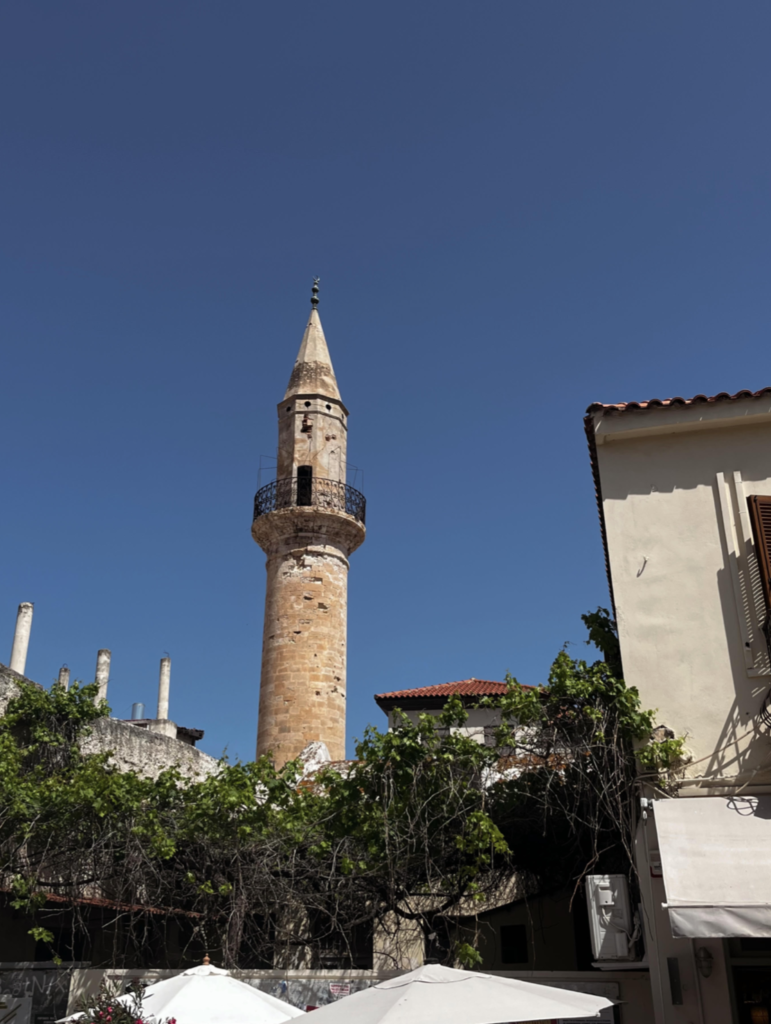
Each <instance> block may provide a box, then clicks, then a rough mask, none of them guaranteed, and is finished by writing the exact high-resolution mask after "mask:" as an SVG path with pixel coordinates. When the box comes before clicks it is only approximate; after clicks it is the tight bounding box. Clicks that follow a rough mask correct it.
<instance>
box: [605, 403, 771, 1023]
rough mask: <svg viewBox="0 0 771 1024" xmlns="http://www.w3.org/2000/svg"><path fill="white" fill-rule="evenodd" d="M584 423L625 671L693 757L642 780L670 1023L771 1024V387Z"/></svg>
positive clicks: (650, 889)
mask: <svg viewBox="0 0 771 1024" xmlns="http://www.w3.org/2000/svg"><path fill="white" fill-rule="evenodd" d="M585 422H586V429H587V436H588V439H589V447H590V453H591V459H592V467H593V472H594V479H595V484H596V489H597V499H598V504H599V509H600V519H601V527H602V534H603V541H604V544H605V553H606V557H607V562H608V578H609V582H610V587H611V594H612V598H613V602H614V607H615V614H616V619H617V622H618V630H619V639H620V644H621V656H622V660H623V667H624V677H625V679H626V681H627V683H628V684H629V685H632V686H636V687H637V688H638V689H639V691H640V695H641V698H642V702H643V705H644V706H645V707H647V708H655V709H656V720H657V723H658V724H660V725H662V726H666V727H667V729H669V730H672V732H673V733H674V734H675V736H683V737H685V744H686V747H687V750H688V753H689V755H690V763H689V764H688V766H687V768H686V769H685V771H684V777H683V778H681V779H680V780H679V782H678V783H677V784H676V786H675V788H674V794H673V795H668V794H666V793H662V792H661V791H660V790H658V789H656V788H654V787H652V786H647V787H646V786H643V787H642V788H641V794H642V799H643V803H642V805H641V811H640V824H639V828H638V835H637V848H636V855H637V864H638V869H639V875H640V883H641V889H642V910H643V915H642V916H643V923H644V928H645V938H646V946H647V949H648V959H649V962H650V972H651V988H652V994H653V1002H654V1006H655V1014H656V1016H655V1019H656V1021H657V1024H664V1022H666V1024H696V1022H699V1024H730V1022H736V1024H744V1022H745V1021H746V1022H748V1024H749V1022H751V1024H761V1022H766V1021H769V1019H770V1017H771V732H770V730H769V719H768V714H767V707H768V694H769V687H770V686H771V670H770V668H769V655H768V645H767V642H766V637H765V635H764V629H763V627H764V623H765V622H766V617H767V614H768V607H767V601H768V597H767V595H768V593H769V586H768V584H769V579H770V578H771V565H769V564H768V558H767V554H766V552H767V541H768V539H769V535H767V534H766V529H767V528H769V529H771V515H769V516H766V515H765V513H766V507H767V505H769V503H771V497H769V496H771V388H765V389H763V390H762V391H758V392H754V393H753V392H749V391H742V392H739V393H738V394H736V395H728V394H720V395H716V396H714V397H706V396H704V395H699V396H696V397H695V398H691V399H681V398H674V399H668V400H665V401H658V400H654V401H649V402H639V403H621V404H617V405H600V404H596V405H593V406H590V408H589V410H588V411H587V416H586V421H585ZM764 499H767V500H764ZM754 510H756V511H754ZM766 519H767V520H768V523H766ZM646 801H647V803H646Z"/></svg>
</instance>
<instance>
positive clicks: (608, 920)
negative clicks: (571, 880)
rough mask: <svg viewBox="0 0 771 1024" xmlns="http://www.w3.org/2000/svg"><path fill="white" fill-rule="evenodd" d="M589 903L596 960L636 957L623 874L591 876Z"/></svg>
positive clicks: (593, 950) (630, 911) (588, 881)
mask: <svg viewBox="0 0 771 1024" xmlns="http://www.w3.org/2000/svg"><path fill="white" fill-rule="evenodd" d="M586 904H587V908H588V910H589V931H590V933H591V936H592V952H593V953H594V959H595V960H628V959H629V958H630V957H631V956H633V954H634V951H633V949H632V947H631V936H632V929H633V922H632V910H631V907H630V905H629V889H628V887H627V882H626V877H625V876H624V875H588V876H587V879H586Z"/></svg>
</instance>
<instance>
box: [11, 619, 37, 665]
mask: <svg viewBox="0 0 771 1024" xmlns="http://www.w3.org/2000/svg"><path fill="white" fill-rule="evenodd" d="M33 608H34V605H33V604H32V603H31V602H30V601H23V602H22V603H21V604H20V605H19V610H18V612H17V613H16V630H15V632H14V634H13V648H12V650H11V664H10V665H9V666H8V667H9V668H11V669H12V670H13V671H14V672H18V673H19V675H20V676H23V675H24V669H25V668H26V667H27V649H28V647H29V634H30V630H31V629H32V611H33Z"/></svg>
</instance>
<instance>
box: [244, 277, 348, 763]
mask: <svg viewBox="0 0 771 1024" xmlns="http://www.w3.org/2000/svg"><path fill="white" fill-rule="evenodd" d="M318 302H319V300H318V283H317V282H314V285H313V293H312V298H311V305H312V309H311V315H310V319H309V320H308V324H307V326H306V328H305V333H304V334H303V339H302V344H301V345H300V352H299V354H298V356H297V361H296V362H295V364H294V369H293V370H292V376H291V377H290V378H289V386H288V387H287V389H286V394H285V395H284V399H283V401H282V402H280V403H279V406H278V469H277V472H276V480H275V481H274V482H273V483H271V484H268V485H267V487H263V488H261V489H260V490H259V491H258V492H257V495H256V497H255V501H254V521H253V523H252V536H253V537H254V539H255V540H256V541H257V543H258V544H259V545H260V547H261V548H262V549H263V551H264V552H265V554H266V555H267V556H268V559H267V565H266V568H267V572H268V583H267V593H266V597H265V627H264V632H263V639H262V675H261V678H260V712H259V715H260V717H259V723H258V728H257V756H258V757H259V756H260V755H261V754H267V753H268V752H269V751H270V752H272V754H273V758H274V760H275V762H276V765H277V766H278V767H280V766H281V765H283V764H284V762H285V761H288V760H291V759H292V758H294V757H297V755H298V754H299V753H300V752H301V751H302V750H303V748H304V747H305V746H306V745H307V744H308V743H310V742H312V741H314V740H321V741H322V742H324V743H325V744H326V745H327V748H328V749H329V753H330V755H331V757H332V759H333V760H342V759H343V758H344V757H345V666H346V631H347V622H346V620H347V612H348V558H349V556H350V554H351V552H353V551H355V550H356V548H358V547H359V545H360V544H361V543H362V542H363V541H364V536H365V529H364V512H365V501H364V497H363V495H361V494H360V493H359V492H358V491H356V490H354V489H353V488H352V487H348V486H347V485H346V482H345V471H346V440H347V434H348V410H347V409H346V407H345V406H344V405H343V403H342V400H341V398H340V392H339V391H338V388H337V381H336V380H335V373H334V370H333V369H332V361H331V360H330V358H329V350H328V349H327V343H326V339H325V338H324V331H323V329H322V327H321V320H320V319H319V314H318V309H317V308H316V307H317V306H318Z"/></svg>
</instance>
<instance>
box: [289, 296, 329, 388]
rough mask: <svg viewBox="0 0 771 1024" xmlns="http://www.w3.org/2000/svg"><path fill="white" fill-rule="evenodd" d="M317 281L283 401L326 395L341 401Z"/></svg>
mask: <svg viewBox="0 0 771 1024" xmlns="http://www.w3.org/2000/svg"><path fill="white" fill-rule="evenodd" d="M318 290H319V289H318V278H317V279H316V280H315V281H314V283H313V294H312V297H311V304H312V306H313V308H312V309H311V315H310V318H309V320H308V323H307V325H306V327H305V333H304V334H303V340H302V342H301V343H300V351H299V352H298V353H297V359H296V360H295V364H294V369H293V370H292V376H291V377H290V378H289V384H288V385H287V389H286V394H285V395H284V400H285V401H286V399H287V398H291V397H292V396H293V395H324V396H325V397H327V398H335V399H337V401H338V402H339V401H342V399H341V398H340V392H339V391H338V388H337V380H336V379H335V371H334V370H333V369H332V360H331V359H330V358H329V349H328V348H327V339H326V338H325V337H324V328H323V327H322V326H321V320H320V318H319V311H318V309H317V308H316V307H317V306H318V302H319V299H318Z"/></svg>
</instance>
